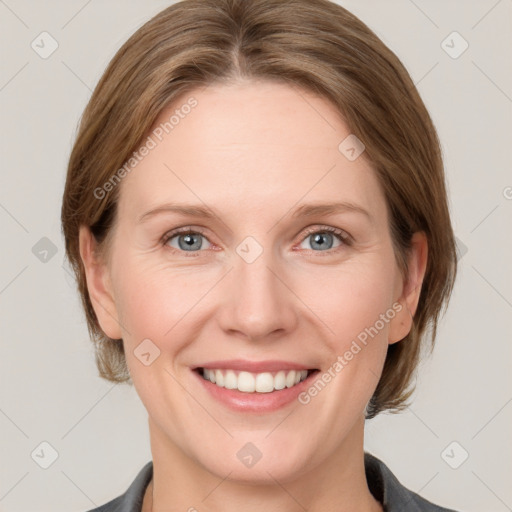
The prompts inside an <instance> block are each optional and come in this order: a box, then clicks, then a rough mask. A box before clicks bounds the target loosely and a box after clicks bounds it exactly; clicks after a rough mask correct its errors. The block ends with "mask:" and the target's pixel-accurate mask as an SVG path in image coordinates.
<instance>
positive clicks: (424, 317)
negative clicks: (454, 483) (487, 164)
mask: <svg viewBox="0 0 512 512" xmlns="http://www.w3.org/2000/svg"><path fill="white" fill-rule="evenodd" d="M62 225H63V231H64V236H65V239H66V250H67V255H68V257H69V260H70V262H71V264H72V265H73V268H74V270H75V273H76V277H77V281H78V286H79V291H80V294H81V298H82V302H83V306H84V309H85V313H86V316H87V322H88V326H89V330H90V333H91V337H92V339H93V341H94V343H95V350H96V361H97V365H98V369H99V374H100V376H101V377H103V378H105V379H108V380H110V381H114V382H125V381H127V382H130V383H133V384H134V385H135V389H136V391H137V393H138V395H139V396H140V398H141V400H142V402H143V404H144V406H145V407H146V409H147V411H148V422H149V434H150V441H151V452H152V461H151V462H148V464H147V465H146V466H145V467H144V468H142V470H141V471H140V473H139V475H138V476H137V478H136V479H135V481H134V482H133V484H132V485H131V486H130V488H129V489H128V490H127V492H126V493H125V494H123V495H122V496H119V497H118V498H116V499H115V500H113V501H111V502H109V503H108V504H106V505H104V506H103V507H100V508H98V509H96V511H109V510H112V511H113V510H123V511H128V510H130V511H141V510H142V511H143V512H145V511H150V510H153V511H155V512H156V511H160V510H190V511H193V510H208V511H217V510H222V511H228V512H229V511H231V510H239V509H240V508H243V510H249V511H260V510H283V511H287V510H289V511H292V510H320V509H323V510H326V509H327V510H337V511H349V510H350V511H383V510H386V511H398V510H407V511H420V510H421V511H441V510H444V511H446V510H448V509H446V508H441V507H438V506H436V505H434V504H432V503H430V502H428V501H427V500H425V499H423V498H421V497H420V496H418V495H417V494H415V493H413V492H411V491H409V490H407V489H406V488H405V487H403V486H402V485H401V484H400V482H399V481H398V480H397V479H396V477H394V475H393V474H392V473H391V471H390V470H389V469H388V468H387V467H386V465H385V464H384V463H383V462H382V461H380V460H379V459H377V458H376V457H374V456H372V455H371V454H369V453H365V452H364V447H363V441H364V440H363V437H364V436H363V434H364V422H365V419H370V418H373V417H375V416H376V415H377V414H378V413H380V412H382V411H384V410H395V411H396V410H400V409H402V408H404V407H405V406H406V401H407V399H408V397H409V396H410V394H411V392H412V385H411V380H412V377H413V375H414V371H415V368H416V365H417V362H418V357H419V353H420V347H421V345H422V344H423V343H426V342H427V340H426V332H427V330H428V329H430V332H431V333H432V341H433V340H434V338H435V334H436V325H437V320H438V318H439V316H440V314H441V310H442V308H443V305H444V306H446V304H447V302H448V298H449V296H450V293H451V290H452V288H453V283H454V279H455V275H456V251H455V243H454V235H453V231H452V227H451V222H450V216H449V211H448V206H447V195H446V189H445V184H444V173H443V163H442V158H441V152H440V148H439V141H438V138H437V135H436V131H435V128H434V126H433V124H432V121H431V119H430V116H429V114H428V112H427V111H426V108H425V106H424V104H423V102H422V100H421V98H420V97H419V94H418V92H417V90H416V88H415V87H414V84H413V83H412V81H411V79H410V77H409V75H408V73H407V71H406V70H405V68H404V67H403V66H402V64H401V63H400V61H399V60H398V58H397V57H396V56H395V55H394V54H393V53H392V52H391V51H390V50H389V49H388V48H387V47H386V46H385V45H384V44H383V43H382V41H380V40H379V39H378V37H377V36H376V35H375V34H374V33H373V32H372V31H371V30H370V29H369V28H368V27H366V25H364V24H363V23H362V22H361V21H360V20H359V19H357V18H356V17H354V16H353V15H352V14H350V13H349V12H347V11H346V10H345V9H343V8H342V7H340V6H338V5H336V4H334V3H331V2H329V1H327V0H314V1H312V0H287V1H283V0H221V1H219V0H185V1H182V2H180V3H177V4H174V5H172V6H170V7H169V8H167V9H165V10H164V11H162V12H161V13H159V14H158V15H157V16H155V17H154V18H153V19H152V20H150V21H149V22H148V23H146V24H145V25H144V26H143V27H141V28H140V29H139V30H138V31H137V32H136V33H135V34H134V35H133V36H132V37H131V38H130V39H129V40H128V41H127V42H126V43H125V45H124V46H123V47H122V48H121V49H120V50H119V51H118V53H117V54H116V55H115V57H114V58H113V60H112V62H111V63H110V65H109V66H108V68H107V70H106V71H105V73H104V75H103V77H102V79H101V80H100V82H99V84H98V86H97V87H96V89H95V91H94V93H93V95H92V97H91V100H90V102H89V104H88V106H87V108H86V110H85V112H84V115H83V118H82V120H81V125H80V130H79V133H78V136H77V140H76V142H75V145H74V148H73V151H72V154H71V157H70V161H69V168H68V175H67V181H66V186H65V191H64V198H63V205H62Z"/></svg>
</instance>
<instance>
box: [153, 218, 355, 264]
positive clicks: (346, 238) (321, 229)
mask: <svg viewBox="0 0 512 512" xmlns="http://www.w3.org/2000/svg"><path fill="white" fill-rule="evenodd" d="M314 233H332V234H333V235H336V236H337V237H338V240H339V241H340V242H341V243H342V244H341V245H340V246H339V247H336V248H334V249H328V250H327V251H313V250H312V249H307V250H309V251H311V252H315V253H320V254H321V253H326V254H333V253H336V252H338V251H339V250H341V249H342V248H343V246H351V245H352V243H353V239H352V237H351V236H350V235H349V234H348V233H346V232H345V231H343V230H341V229H338V228H333V227H331V226H314V227H310V228H307V229H306V232H305V233H304V235H303V237H302V239H301V241H300V242H299V243H302V242H303V241H304V240H305V239H306V238H307V237H308V236H310V235H312V234H314ZM177 235H201V236H203V237H204V238H206V239H207V240H208V241H209V242H210V240H209V239H208V237H207V236H206V235H205V232H204V231H203V230H201V229H200V228H199V229H198V228H192V227H191V226H186V227H183V228H176V229H174V230H172V231H168V232H167V233H165V235H164V236H163V237H162V240H161V244H162V245H163V246H164V247H167V248H168V249H169V250H171V251H172V252H179V253H185V255H186V256H187V257H194V256H199V253H201V252H203V251H190V252H188V251H181V250H179V249H176V248H174V247H170V246H167V243H168V242H169V240H171V239H173V238H174V237H175V236H177ZM210 243H211V242H210ZM193 255H194V256H193Z"/></svg>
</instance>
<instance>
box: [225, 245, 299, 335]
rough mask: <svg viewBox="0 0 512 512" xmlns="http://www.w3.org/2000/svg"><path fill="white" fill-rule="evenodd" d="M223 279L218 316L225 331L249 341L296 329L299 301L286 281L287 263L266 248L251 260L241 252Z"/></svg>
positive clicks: (235, 257) (284, 333)
mask: <svg viewBox="0 0 512 512" xmlns="http://www.w3.org/2000/svg"><path fill="white" fill-rule="evenodd" d="M233 261H234V268H233V269H232V270H231V272H229V274H228V275H227V276H226V278H225V279H224V280H223V281H224V284H223V290H222V294H223V299H221V304H220V307H219V310H218V319H219V322H220V326H221V328H222V329H223V330H224V332H227V333H229V334H231V335H233V334H236V335H237V336H238V337H240V338H245V339H246V340H249V341H264V340H267V339H268V340H275V339H276V337H280V336H281V337H282V336H285V335H286V334H287V333H289V332H291V331H293V329H294V328H295V326H296V324H297V321H298V318H299V316H298V311H297V305H298V304H300V301H298V299H297V297H296V296H295V295H294V293H293V291H292V289H291V288H290V284H288V282H287V281H289V279H287V275H286V271H285V270H284V268H285V267H284V266H283V265H280V264H279V262H278V260H277V258H273V257H272V251H271V250H268V249H267V250H263V252H262V253H261V254H260V255H259V256H258V258H257V259H256V260H255V261H252V262H251V263H249V262H248V261H246V260H245V259H244V258H242V257H239V256H238V254H235V256H234V259H233Z"/></svg>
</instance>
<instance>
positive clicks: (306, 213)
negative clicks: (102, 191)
mask: <svg viewBox="0 0 512 512" xmlns="http://www.w3.org/2000/svg"><path fill="white" fill-rule="evenodd" d="M346 212H354V213H359V214H362V215H364V216H365V217H367V218H368V220H370V221H372V220H373V217H372V216H371V215H370V213H369V212H368V211H367V210H365V209H364V208H363V207H362V206H359V205H357V204H354V203H350V202H343V203H311V204H303V205H301V206H299V207H297V208H296V209H295V210H294V212H293V213H292V218H294V219H295V218H298V217H313V216H315V215H332V214H336V213H346ZM162 213H177V214H181V215H184V216H189V217H198V218H204V219H214V218H216V217H217V215H215V213H214V212H213V211H212V210H211V209H210V208H206V207H205V206H201V205H194V204H178V203H166V204H163V205H161V206H157V207H156V208H152V209H151V210H149V211H147V212H145V213H143V214H142V215H141V216H140V217H139V218H138V222H139V223H142V222H146V221H147V220H149V219H150V218H152V217H155V216H156V215H160V214H162Z"/></svg>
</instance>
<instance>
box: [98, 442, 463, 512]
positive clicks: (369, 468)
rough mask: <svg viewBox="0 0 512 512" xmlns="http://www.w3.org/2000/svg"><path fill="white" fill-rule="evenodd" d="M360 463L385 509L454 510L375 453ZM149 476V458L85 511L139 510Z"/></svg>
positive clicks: (416, 511) (413, 511)
mask: <svg viewBox="0 0 512 512" xmlns="http://www.w3.org/2000/svg"><path fill="white" fill-rule="evenodd" d="M364 466H365V471H366V479H367V481H368V487H369V489H370V492H371V493H372V494H373V496H374V497H375V499H376V500H378V501H380V502H381V503H382V505H383V508H384V510H385V512H456V511H455V510H452V509H448V508H443V507H439V506H438V505H434V504H433V503H431V502H430V501H427V500H426V499H424V498H422V497H421V496H418V495H417V494H416V493H414V492H412V491H409V490H408V489H406V488H405V487H404V486H403V485H402V484H401V483H400V482H399V481H398V479H397V478H396V477H395V475H393V473H391V470H390V469H389V468H388V467H387V466H386V465H385V464H384V463H383V462H382V461H381V460H379V459H378V458H377V457H375V456H374V455H371V454H370V453H367V452H365V454H364ZM152 476H153V461H149V462H148V463H147V464H146V465H145V466H144V467H143V468H142V469H141V470H140V471H139V474H138V475H137V476H136V478H135V480H134V481H133V482H132V483H131V484H130V487H128V489H127V490H126V492H125V493H124V494H121V496H118V497H117V498H115V499H114V500H112V501H109V502H108V503H106V504H105V505H102V506H101V507H99V508H95V509H93V510H89V511H88V512H141V509H142V500H143V498H144V492H145V490H146V487H147V486H148V484H149V482H150V480H151V477H152Z"/></svg>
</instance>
